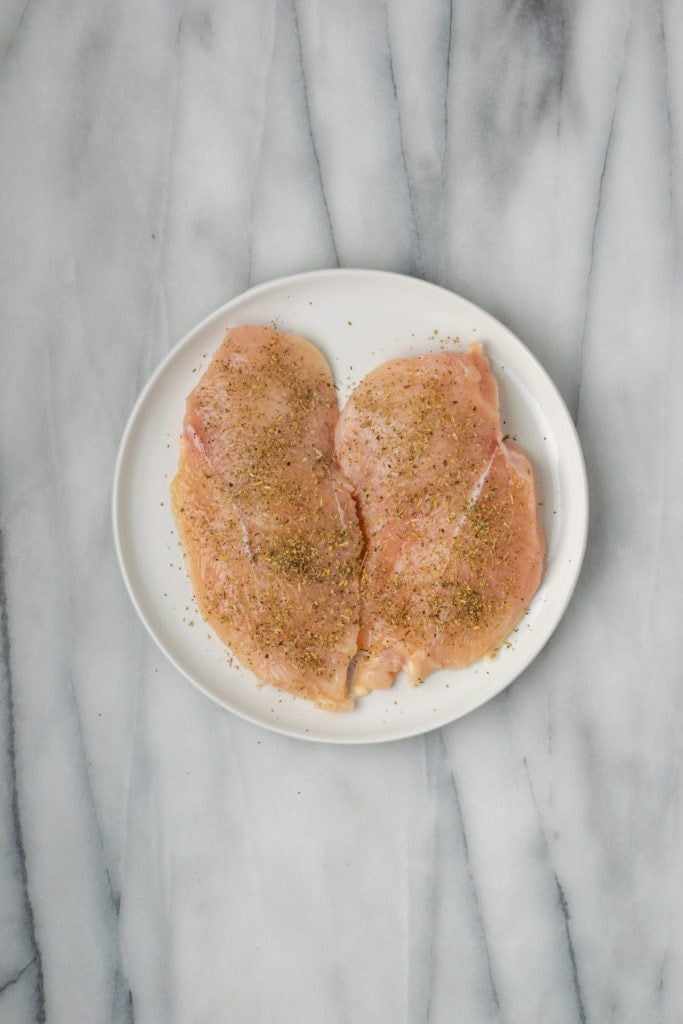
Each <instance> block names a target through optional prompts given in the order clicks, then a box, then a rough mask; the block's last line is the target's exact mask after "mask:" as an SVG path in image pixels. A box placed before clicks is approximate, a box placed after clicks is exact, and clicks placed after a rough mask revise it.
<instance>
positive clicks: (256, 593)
mask: <svg viewBox="0 0 683 1024" xmlns="http://www.w3.org/2000/svg"><path fill="white" fill-rule="evenodd" d="M337 415H338V412H337V401H336V396H335V391H334V385H333V383H332V377H331V374H330V369H329V367H328V365H327V363H326V361H325V359H324V358H323V356H322V355H321V354H320V352H318V350H317V349H315V348H314V347H313V346H312V345H311V344H310V343H309V342H307V341H305V340H304V339H303V338H298V337H295V336H293V335H289V334H281V333H280V332H278V331H275V330H272V329H269V328H266V327H236V328H232V329H231V330H230V331H228V333H227V335H226V338H225V341H224V342H223V345H222V346H221V348H220V349H219V350H218V352H217V353H216V355H215V357H214V359H213V361H212V362H211V364H210V365H209V367H208V369H207V370H206V372H205V373H204V375H203V377H202V378H201V380H200V381H199V384H198V385H197V387H196V388H195V389H194V391H193V392H192V394H191V395H190V396H189V398H188V401H187V413H186V416H185V426H184V432H183V437H182V441H181V455H180V464H179V467H178V473H177V475H176V477H175V479H174V481H173V484H172V488H171V492H172V501H173V510H174V514H175V518H176V522H177V525H178V529H179V531H180V537H181V540H182V544H183V547H184V550H185V555H186V562H187V567H188V570H189V575H190V579H191V582H192V586H193V589H194V593H195V596H196V599H197V603H198V605H199V608H200V610H201V613H202V615H203V616H204V618H205V619H206V620H207V622H209V623H210V624H211V626H213V628H214V629H215V631H216V633H218V635H219V636H220V637H221V639H222V640H223V641H224V642H225V643H226V644H228V645H229V646H230V648H231V649H232V650H233V651H234V653H235V654H236V655H237V657H238V658H239V660H240V661H241V662H242V663H243V664H244V665H245V666H247V667H248V668H249V669H250V670H251V671H252V672H253V673H254V675H255V676H256V677H257V678H258V679H259V680H262V681H264V682H267V683H272V684H273V685H274V686H278V687H281V688H282V689H284V690H288V691H290V692H291V693H294V694H298V695H300V696H304V697H308V698H309V699H311V700H313V701H315V702H316V703H317V704H318V705H320V706H322V707H325V708H331V709H335V710H340V709H347V708H349V707H351V706H352V701H351V700H350V699H349V698H348V693H347V670H348V666H349V662H350V661H351V659H352V658H353V656H354V654H355V653H356V649H357V637H358V614H359V611H358V610H359V594H358V585H359V575H360V553H361V534H360V529H359V525H358V519H357V515H356V510H355V507H354V503H353V500H352V498H351V495H350V487H349V485H348V484H347V483H346V482H345V481H344V479H343V478H342V475H341V473H340V471H339V469H338V467H337V464H336V461H335V458H334V452H333V438H334V429H335V424H336V421H337Z"/></svg>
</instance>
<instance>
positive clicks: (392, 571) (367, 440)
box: [336, 345, 545, 694]
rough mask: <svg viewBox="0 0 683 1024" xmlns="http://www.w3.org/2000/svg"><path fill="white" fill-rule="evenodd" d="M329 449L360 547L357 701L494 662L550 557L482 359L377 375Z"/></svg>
mask: <svg viewBox="0 0 683 1024" xmlns="http://www.w3.org/2000/svg"><path fill="white" fill-rule="evenodd" d="M336 443H337V454H338V457H339V461H340V465H341V467H342V470H343V472H344V474H345V476H346V477H348V479H349V480H350V481H351V483H352V484H353V487H354V496H355V498H356V502H357V505H358V509H359V513H360V518H361V525H362V528H363V531H364V534H365V539H366V545H367V548H366V553H365V558H364V564H363V572H362V576H361V630H360V635H359V646H360V648H361V649H362V650H364V651H365V652H367V657H365V658H363V659H361V660H359V664H358V667H357V671H356V677H355V681H354V692H356V693H357V694H362V693H366V692H367V691H369V690H372V689H377V688H385V687H388V686H391V685H392V683H393V681H394V679H395V677H396V675H397V674H398V672H399V671H400V670H401V669H405V670H406V673H407V675H408V678H409V680H410V681H411V682H412V683H414V684H417V683H420V682H421V681H422V680H423V679H424V678H425V676H427V675H428V674H429V673H430V672H433V671H434V670H435V669H438V668H442V667H446V666H448V667H452V668H460V667H463V666H465V665H468V664H470V663H471V662H473V661H476V660H478V659H479V658H481V657H483V656H484V655H486V654H489V653H492V652H493V651H495V650H496V648H498V647H499V645H500V644H501V643H502V642H503V641H504V640H505V638H506V637H507V636H508V634H509V633H510V632H511V631H512V629H513V628H514V626H515V625H516V623H517V622H518V621H519V619H520V617H521V616H522V614H523V613H524V610H525V609H526V607H527V605H528V603H529V600H530V599H531V597H532V595H533V594H534V592H535V591H536V589H537V587H538V585H539V582H540V579H541V572H542V567H543V556H544V550H545V547H544V541H543V535H542V533H541V529H540V525H539V522H538V515H537V507H536V506H537V501H536V490H535V486H534V478H533V473H532V470H531V466H530V464H529V461H528V459H527V458H526V456H525V455H524V453H523V452H522V451H521V450H520V449H519V448H518V447H516V446H515V445H512V444H508V443H506V442H505V441H503V439H502V437H501V429H500V417H499V413H498V387H497V384H496V380H495V378H494V376H493V374H492V372H491V369H490V367H489V363H488V360H487V359H486V357H485V356H484V355H483V354H482V351H481V347H480V346H479V345H473V346H472V347H471V348H470V349H469V351H468V352H467V353H455V352H443V353H437V354H433V355H425V356H417V357H414V358H411V359H396V360H392V361H391V362H388V363H384V364H383V365H382V366H380V367H378V369H376V370H374V371H373V372H372V373H370V374H369V375H368V376H367V377H366V378H365V379H364V380H363V381H362V382H361V384H359V385H358V387H357V388H356V389H355V391H354V392H353V394H352V395H351V397H350V398H349V401H348V403H347V405H346V407H345V409H344V411H343V413H342V415H341V418H340V420H339V423H338V426H337V442H336Z"/></svg>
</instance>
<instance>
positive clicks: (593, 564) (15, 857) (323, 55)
mask: <svg viewBox="0 0 683 1024" xmlns="http://www.w3.org/2000/svg"><path fill="white" fill-rule="evenodd" d="M682 52H683V11H682V9H681V7H680V4H677V3H676V2H675V0H661V2H659V0H656V2H652V3H650V2H646V0H632V2H628V0H601V2H599V3H598V2H593V3H591V2H588V0H585V2H582V3H569V2H567V0H546V2H535V0H484V2H475V0H452V3H451V5H450V6H449V4H448V2H447V0H424V2H422V3H420V4H415V3H410V2H409V0H388V2H386V3H383V2H380V0H370V2H366V0H345V2H344V3H335V2H333V0H318V2H315V0H310V2H304V0H298V2H296V0H231V2H229V3H218V2H213V0H208V2H206V3H202V4H200V3H196V2H194V0H189V2H184V3H180V2H178V3H176V2H161V0H152V2H150V3H148V4H138V3H135V2H133V0H116V2H114V3H109V2H105V0H94V2H85V0H61V2H60V0H55V2H53V3H42V4H41V3H38V2H37V0H28V2H26V0H7V2H6V3H5V4H4V5H3V7H2V10H1V11H0V139H1V140H2V145H1V146H0V238H1V239H2V246H1V247H0V338H1V344H2V365H1V371H0V386H1V388H2V398H1V401H0V530H1V531H2V547H1V549H0V553H1V560H0V570H1V571H0V580H1V586H2V589H1V596H2V611H1V619H0V624H1V628H0V637H1V639H2V661H1V662H0V665H1V668H0V684H1V687H2V689H1V702H0V736H1V751H0V1021H2V1024H5V1022H7V1024H24V1022H32V1021H49V1022H50V1024H52V1022H54V1024H77V1022H80V1021H82V1022H87V1024H94V1022H98V1024H99V1022H104V1021H111V1022H116V1024H119V1022H132V1021H136V1022H141V1024H152V1022H155V1024H156V1022H159V1024H171V1022H182V1024H185V1022H189V1021H192V1022H193V1024H203V1022H206V1024H214V1022H223V1021H225V1022H228V1021H229V1022H231V1024H232V1022H240V1024H241V1022H244V1021H249V1022H252V1021H254V1022H260V1021H264V1022H265V1021H276V1022H278V1024H280V1022H283V1024H286V1022H289V1021H292V1022H295V1021H296V1022H297V1024H300V1022H316V1024H317V1022H319V1021H326V1022H328V1021H329V1022H337V1021H338V1022H340V1024H342V1022H346V1021H351V1020H353V1021H372V1022H387V1024H389V1022H390V1024H397V1022H399V1021H405V1022H406V1024H416V1022H431V1024H532V1022H539V1024H570V1022H571V1024H573V1022H577V1024H584V1022H590V1024H607V1022H608V1021H614V1022H617V1024H655V1022H665V1024H678V1022H680V1021H681V1020H683V981H682V979H683V923H682V922H683V887H682V886H681V883H680V877H681V864H682V863H683V828H682V824H681V822H682V810H683V808H682V794H683V786H682V781H681V746H682V741H681V737H682V735H683V721H682V714H681V712H682V709H683V670H682V669H681V665H682V664H683V631H682V630H681V626H680V623H681V616H682V614H683V586H682V585H683V565H682V562H681V555H680V539H681V535H682V532H683V511H682V510H683V483H682V481H681V472H680V451H681V444H682V442H683V403H681V400H680V389H681V386H682V385H683V345H682V344H681V338H683V275H682V264H681V259H682V249H683V192H682V182H683V64H682V63H681V61H680V54H681V53H682ZM336 265H341V266H366V267H380V268H385V269H391V270H398V271H403V272H407V273H411V274H414V275H417V276H424V277H426V278H429V279H431V280H434V281H436V282H437V283H440V284H444V285H446V286H447V287H451V288H453V289H454V290H456V291H458V292H459V293H461V294H463V295H465V296H467V297H469V298H471V299H473V300H474V301H475V302H478V303H480V304H481V305H483V306H484V307H485V308H487V309H489V310H490V311H491V312H492V313H494V314H495V315H497V316H499V317H500V318H501V319H502V320H503V321H504V322H506V323H507V324H509V326H510V327H511V328H512V329H513V330H515V331H516V332H517V333H518V334H519V335H520V336H521V337H522V338H523V339H524V340H525V341H526V342H527V344H528V345H529V346H530V348H531V349H532V350H533V351H534V352H535V353H536V354H537V355H538V357H539V358H540V359H541V361H542V362H543V363H544V364H545V366H546V367H547V369H548V370H549V371H550V373H551V374H552V376H553V377H554V379H555V380H556V382H557V384H558V386H559V387H560V389H561V391H562V393H563V395H564V397H565V398H566V400H567V402H568V405H569V407H570V409H571V410H572V413H573V414H574V416H575V418H576V421H577V425H578V428H579V432H580V434H581V438H582V442H583V445H584V450H585V453H586V459H587V463H588V469H589V478H590V486H591V497H592V512H591V532H590V538H589V546H588V552H587V558H586V563H585V567H584V571H583V574H582V577H581V580H580V584H579V587H578V590H577V592H576V595H575V598H574V601H573V602H572V604H571V606H570V608H569V610H568V612H567V614H566V617H565V619H564V620H563V622H562V624H561V626H560V628H559V629H558V631H557V633H556V634H555V636H554V637H553V639H552V641H551V642H550V643H549V645H548V646H547V648H546V649H545V650H544V651H543V653H542V654H541V655H540V657H539V658H538V659H537V660H536V662H535V663H534V664H533V665H532V666H531V667H530V668H529V669H528V670H527V671H526V673H525V674H524V676H523V677H522V678H520V679H519V680H518V681H517V682H516V683H515V684H514V685H513V686H512V687H511V688H510V689H509V690H508V691H506V692H505V693H504V694H502V695H501V696H500V697H499V698H497V699H496V700H494V701H493V702H491V703H490V704H489V705H487V706H486V707H484V708H482V709H480V710H479V711H477V712H475V713H474V714H472V715H470V716H468V717H467V718H465V719H463V720H462V721H460V722H457V723H455V724H453V725H452V726H450V727H448V728H446V729H444V730H442V731H441V732H439V733H434V734H431V735H428V736H426V737H423V738H419V739H414V740H408V741H404V742H401V743H396V744H391V745H386V746H381V747H367V748H364V749H360V748H359V749H352V748H334V747H324V746H318V745H315V744H303V743H299V742H296V741H294V740H289V739H287V738H284V737H280V736H277V735H275V734H270V733H267V732H265V731H263V730H260V729H258V728H256V727H252V726H250V725H248V724H246V723H244V722H242V721H240V720H238V719H236V718H234V717H232V716H230V715H229V714H228V713H224V712H221V711H220V710H218V709H217V708H216V707H214V706H213V705H212V704H210V703H209V702H208V701H207V700H206V699H205V698H203V697H202V696H201V695H200V694H199V693H197V692H195V691H194V690H193V689H192V688H191V687H190V686H189V685H188V684H187V683H186V682H184V681H183V680H182V679H181V678H180V677H179V676H178V675H177V673H176V672H175V671H174V670H173V669H172V667H170V666H169V665H168V664H166V662H165V661H164V660H163V658H162V657H161V655H159V654H158V653H157V651H156V650H155V649H154V648H153V646H152V645H151V642H150V641H149V640H148V639H147V638H146V636H145V635H144V634H143V630H142V627H141V626H140V625H139V624H138V622H137V620H136V618H135V615H134V612H133V610H132V608H131V607H130V604H129V601H128V599H127V597H126V595H125V593H124V591H123V585H122V583H121V581H120V579H119V574H118V569H117V566H116V563H115V557H114V553H113V548H112V541H111V531H110V523H109V494H110V485H111V476H112V470H113V462H114V457H115V452H116V448H117V445H118V441H119V437H120V434H121V431H122V429H123V425H124V423H125V421H126V418H127V416H128V413H129V411H130V408H131V405H132V403H133V401H134V398H135V396H136V394H137V392H138V391H139V389H140V387H141V386H142V384H143V383H144V381H145V379H146V378H147V376H148V375H149V373H150V372H151V370H152V369H153V367H154V365H155V364H156V363H157V362H158V360H159V359H160V358H161V357H162V356H163V355H164V354H165V353H166V352H167V351H168V349H169V348H170V347H171V346H172V345H173V344H174V343H175V342H176V341H177V340H178V338H180V337H181V336H182V335H183V334H184V333H185V332H186V331H187V330H188V329H189V328H190V327H192V326H193V324H194V323H195V322H196V321H198V320H199V319H200V318H201V317H202V316H204V315H205V314H206V313H208V312H210V311H211V310H212V309H213V308H215V307H216V306H218V305H219V304H221V303H222V302H224V301H226V300H227V299H228V298H230V297H231V296H232V295H235V294H237V293H238V292H240V291H242V290H243V289H244V288H246V287H247V286H249V285H250V284H255V283H258V282H260V281H264V280H267V279H269V278H271V277H274V276H277V275H280V274H286V273H292V272H295V271H299V270H304V269H311V268H315V267H322V266H336Z"/></svg>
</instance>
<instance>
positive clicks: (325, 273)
mask: <svg viewBox="0 0 683 1024" xmlns="http://www.w3.org/2000/svg"><path fill="white" fill-rule="evenodd" d="M359 274H360V275H363V276H370V277H375V278H384V279H391V280H394V281H401V280H403V281H406V280H408V281H411V282H416V283H418V284H420V285H422V286H424V287H426V288H432V289H436V290H437V291H440V292H443V293H445V294H446V295H448V296H449V297H454V298H456V299H458V301H460V302H462V303H463V304H464V305H465V306H467V307H469V308H470V309H471V310H473V311H474V312H475V313H477V314H484V315H485V316H486V317H488V318H489V319H490V320H491V321H492V322H493V323H494V324H495V325H496V327H497V329H499V330H500V331H501V332H503V333H504V334H506V335H508V336H509V337H510V338H511V339H512V340H513V341H514V342H516V343H517V344H518V345H520V346H521V348H522V349H523V350H524V353H525V354H526V356H527V357H528V358H529V360H530V361H531V362H532V364H533V365H534V368H535V370H536V372H537V373H539V374H540V375H541V377H542V378H543V380H544V382H545V384H546V385H547V386H549V387H550V389H551V390H552V391H553V392H554V394H555V396H556V398H557V399H558V402H559V407H560V409H561V411H562V414H563V416H564V419H565V426H566V427H568V430H569V436H570V438H571V441H572V444H573V447H574V454H575V455H576V457H577V458H576V461H577V469H578V473H579V484H580V494H579V495H576V494H574V495H573V498H572V503H573V504H576V503H577V502H578V501H580V502H581V509H580V522H579V528H580V533H579V537H578V546H577V550H576V557H575V558H573V559H572V567H571V571H570V572H569V573H568V574H567V575H568V585H567V587H566V591H565V595H564V599H563V600H562V601H561V602H560V604H559V605H557V606H556V608H555V611H554V614H553V615H552V616H551V617H550V619H549V627H546V628H547V635H546V637H545V639H544V640H543V642H542V643H541V645H540V647H538V648H537V649H536V650H533V651H531V652H529V653H528V654H527V655H526V656H525V657H524V658H523V659H522V660H521V662H520V664H519V667H518V668H517V669H516V671H515V674H514V675H513V676H512V678H511V679H509V680H508V681H507V682H505V683H504V684H503V685H502V686H501V687H500V688H499V689H498V690H496V691H495V692H494V693H492V694H490V696H488V697H485V698H484V699H483V700H482V701H481V702H480V703H479V704H477V705H475V706H474V707H472V708H469V709H468V710H465V711H462V712H459V713H456V714H455V715H454V716H453V717H452V718H450V719H448V721H446V722H437V723H435V724H434V725H433V726H427V727H426V728H425V727H424V726H423V725H416V726H415V727H414V728H412V729H411V728H410V727H408V728H407V729H406V730H405V731H404V732H401V733H400V735H384V736H382V735H379V736H374V735H373V736H319V735H314V734H312V733H310V732H304V731H303V730H300V731H297V730H296V729H294V728H292V727H289V726H287V725H281V724H278V723H277V722H270V721H267V720H265V719H262V718H258V717H257V716H255V715H253V714H250V713H249V712H248V711H245V710H243V709H241V708H237V707H234V706H233V705H231V704H228V703H226V702H225V701H224V700H221V699H220V697H219V696H218V695H217V694H215V693H213V692H211V690H209V689H208V688H207V687H206V686H205V685H204V684H203V683H202V682H201V680H199V679H198V678H196V677H194V676H192V675H190V673H189V672H188V671H186V670H185V669H184V668H183V667H182V666H181V665H180V664H179V663H178V661H177V660H176V658H175V657H174V655H173V654H172V653H171V652H170V651H169V650H168V649H167V648H166V646H165V645H164V644H163V642H162V640H161V638H160V637H159V636H157V634H156V632H155V630H154V629H153V628H152V625H151V622H150V620H149V618H148V616H147V615H146V613H145V612H144V610H143V608H142V606H141V605H140V602H139V601H138V598H137V596H136V593H135V589H134V587H133V584H132V580H131V577H130V574H129V572H128V569H127V565H126V559H125V557H124V553H123V545H122V539H121V533H122V523H121V519H122V510H121V501H122V499H121V491H122V468H123V462H124V460H125V457H126V453H127V450H128V445H129V440H130V437H131V434H132V433H133V430H134V429H135V426H136V424H137V421H138V417H139V416H140V413H141V410H142V408H143V406H144V405H145V402H146V399H147V396H148V395H149V393H150V392H151V391H152V389H153V388H154V385H155V384H156V382H157V380H158V379H159V377H161V376H162V374H163V373H164V371H165V369H166V367H167V366H168V364H169V363H170V362H171V361H172V360H173V359H174V358H175V356H176V354H177V353H178V352H179V351H180V350H181V349H183V348H184V347H185V346H186V345H187V344H189V343H190V342H191V340H192V339H193V338H194V337H195V335H197V334H199V333H200V332H201V331H203V330H205V329H206V328H207V327H210V326H211V325H212V323H213V321H214V320H217V319H220V318H221V317H222V316H224V315H225V313H227V312H229V310H230V309H231V307H232V306H234V305H236V304H237V303H239V302H241V301H243V300H245V299H247V298H254V297H257V296H258V294H259V292H265V291H269V290H271V289H274V288H279V287H283V286H287V285H288V284H290V283H292V282H297V283H299V282H301V281H303V280H312V279H314V278H326V277H345V276H348V277H351V276H353V275H359ZM110 511H111V524H112V533H113V539H114V549H115V552H116V558H117V562H118V566H119V571H120V573H121V576H122V578H123V582H124V585H125V588H126V591H127V593H128V597H129V598H130V601H131V603H132V605H133V607H134V609H135V611H136V613H137V616H138V618H139V620H140V621H141V623H142V625H143V626H144V627H145V629H146V631H147V634H148V635H149V636H150V637H151V639H152V640H153V641H154V643H155V644H156V646H157V648H158V649H159V650H160V651H161V653H162V654H163V655H164V656H165V658H166V659H167V660H168V661H169V662H170V663H171V664H172V665H173V667H174V668H175V669H176V671H177V672H179V673H180V674H181V676H183V677H184V678H185V679H186V680H187V681H188V682H190V683H191V684H192V685H193V686H194V687H196V688H197V689H198V690H199V691H200V692H201V693H202V694H203V695H204V696H205V697H208V698H209V700H211V701H213V703H214V704H216V705H217V707H219V708H222V709H223V710H224V711H228V712H230V713H231V714H234V715H237V716H238V717H239V718H242V719H243V720H244V721H247V722H250V723H251V724H253V725H258V726H260V727H262V728H265V729H268V730H269V731H271V732H276V733H279V734H280V735H284V736H288V737H291V738H293V739H299V740H306V741H307V742H312V743H329V744H336V745H341V746H355V745H357V744H373V743H395V742H399V741H401V740H407V739H412V738H415V737H416V736H423V735H427V734H428V733H430V732H434V731H435V730H437V729H442V728H445V727H446V726H448V725H452V724H453V723H454V722H456V721H458V720H459V719H461V718H464V717H465V716H467V715H470V714H472V713H474V712H475V711H477V710H478V709H479V708H481V707H484V706H485V705H486V704H488V703H489V702H490V701H491V700H493V699H494V698H495V697H497V696H499V695H500V694H501V693H503V692H504V691H505V690H507V689H508V687H510V686H511V685H512V683H514V682H515V681H516V680H517V679H519V677H520V676H521V675H522V673H523V672H525V671H526V669H527V668H528V667H529V665H530V664H531V662H532V661H534V660H535V659H536V658H537V657H538V656H539V654H540V653H541V651H542V650H543V649H544V648H545V646H546V644H547V643H548V642H549V640H550V639H551V637H552V636H553V635H554V633H555V631H556V630H557V627H558V626H559V624H560V622H561V620H562V618H563V617H564V614H565V612H566V610H567V608H568V606H569V603H570V601H571V599H572V597H573V596H574V591H575V590H576V586H577V583H578V580H579V576H580V574H581V570H582V567H583V562H584V557H585V553H586V546H587V542H588V528H589V519H590V492H589V487H588V472H587V468H586V460H585V457H584V454H583V447H582V444H581V438H580V436H579V432H578V430H577V427H576V424H575V422H574V419H573V417H572V415H571V413H570V412H569V409H568V407H567V404H566V402H565V400H564V398H563V396H562V394H561V393H560V390H559V388H558V387H557V385H556V384H555V382H554V381H553V379H552V377H551V376H550V374H549V373H548V371H547V370H546V369H545V367H544V366H543V364H542V363H541V362H540V360H539V359H538V358H537V356H536V355H535V354H534V353H533V352H532V351H531V350H530V349H529V348H528V346H527V345H526V344H525V343H524V342H523V341H522V340H521V338H519V337H518V336H517V335H516V334H515V333H514V332H513V331H512V330H511V329H510V328H509V327H508V326H507V325H506V324H504V323H503V322H502V321H501V320H499V319H498V318H497V317H496V316H494V315H493V314H492V313H489V312H488V310H486V309H484V308H483V307H482V306H479V305H477V303H475V302H472V300H471V299H467V298H465V296H463V295H460V294H459V293H458V292H454V291H453V290H452V289H450V288H446V287H444V286H443V285H439V284H435V283H434V282H432V281H427V280H424V279H423V278H419V277H414V276H412V275H410V274H401V273H398V272H396V271H391V270H376V269H373V268H363V267H326V268H321V269H318V270H306V271H301V272H298V273H295V274H286V275H284V276H281V277H276V278H272V279H271V280H269V281H263V282H261V283H260V284H256V285H252V286H251V287H250V288H247V289H246V290H245V291H242V292H239V293H238V294H237V295H234V296H233V297H232V298H231V299H229V300H228V301H227V302H224V303H223V304H222V305H221V306H219V307H217V308H216V309H214V310H213V311H212V312H211V313H209V314H208V315H206V316H205V317H203V319H202V320H200V321H199V322H198V323H197V324H195V325H194V326H193V327H192V328H190V330H189V331H187V332H186V333H185V334H184V335H183V336H182V337H181V338H180V340H179V341H177V342H176V344H175V345H173V346H172V347H171V348H170V349H169V351H168V352H167V353H166V355H165V356H164V357H163V359H161V360H160V362H159V363H158V364H157V366H156V367H155V369H154V370H153V371H152V373H151V374H150V376H149V377H148V379H147V381H146V382H145V384H144V385H143V387H142V389H141V390H140V392H139V393H138V396H137V398H136V399H135V402H134V403H133V406H132V408H131V410H130V413H129V414H128V418H127V420H126V423H125V426H124V428H123V432H122V434H121V440H120V441H119V445H118V448H117V452H116V459H115V462H114V475H113V481H112V491H111V507H110Z"/></svg>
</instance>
